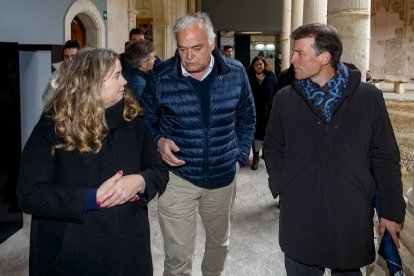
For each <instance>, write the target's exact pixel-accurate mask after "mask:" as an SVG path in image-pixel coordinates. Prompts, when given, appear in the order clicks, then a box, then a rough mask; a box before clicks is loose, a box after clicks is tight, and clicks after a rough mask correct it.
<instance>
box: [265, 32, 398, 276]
mask: <svg viewBox="0 0 414 276" xmlns="http://www.w3.org/2000/svg"><path fill="white" fill-rule="evenodd" d="M291 38H292V40H293V47H292V56H291V58H290V62H291V63H292V64H293V66H294V71H295V78H296V80H294V81H293V83H292V84H291V85H288V86H286V87H285V88H283V89H281V90H280V91H278V92H277V93H276V96H275V100H274V102H273V107H272V113H271V117H270V120H269V124H268V127H267V130H266V136H265V140H264V146H263V150H264V158H265V162H266V167H267V171H268V174H269V186H270V190H271V192H272V194H273V196H274V197H276V196H277V195H279V198H280V222H279V226H280V227H279V243H280V247H281V249H282V251H283V252H284V254H285V267H286V271H287V275H299V276H300V275H303V276H305V275H306V276H307V275H323V272H324V269H325V268H326V267H327V268H330V269H331V271H332V274H333V275H349V276H351V275H362V273H361V271H360V268H361V267H363V266H366V265H368V264H370V263H372V262H373V261H374V260H375V255H376V254H375V246H374V233H373V215H374V206H373V199H374V195H375V194H376V193H377V192H378V193H379V195H380V198H381V209H382V211H383V217H382V218H381V219H380V222H379V229H380V233H384V231H385V229H386V230H387V231H388V232H389V233H390V234H391V236H392V237H393V240H394V242H395V244H396V245H397V247H398V246H399V238H398V235H399V232H400V231H401V224H402V223H403V221H404V216H405V201H404V198H403V196H402V183H401V171H400V164H399V161H400V154H399V149H398V146H397V143H396V140H395V136H394V133H393V130H392V126H391V122H390V120H389V117H388V113H387V109H386V107H385V102H384V99H383V96H382V92H381V91H380V90H378V89H377V88H376V87H375V86H373V85H370V84H367V83H364V82H361V72H360V71H359V70H358V69H357V68H355V66H347V65H345V64H344V63H343V62H341V61H340V58H341V54H342V42H341V40H340V38H339V35H338V33H337V31H336V29H335V28H333V27H332V26H327V25H323V24H308V25H303V26H301V27H299V28H297V29H296V30H294V31H293V32H292V34H291Z"/></svg>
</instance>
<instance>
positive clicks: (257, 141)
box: [247, 56, 277, 170]
mask: <svg viewBox="0 0 414 276" xmlns="http://www.w3.org/2000/svg"><path fill="white" fill-rule="evenodd" d="M247 76H248V77H249V82H250V87H251V89H252V93H253V98H254V105H255V110H256V126H255V132H254V141H253V144H252V150H253V162H252V166H251V169H252V170H257V166H258V164H259V160H260V156H259V155H260V150H261V149H262V147H263V140H264V136H265V130H266V125H267V122H268V121H269V115H270V110H271V109H272V101H273V94H274V93H275V92H274V90H275V89H276V84H277V78H276V76H275V74H273V72H272V71H271V70H270V69H269V66H268V64H267V61H266V59H265V58H264V57H263V56H256V57H254V58H253V60H252V62H251V63H250V66H249V68H248V69H247Z"/></svg>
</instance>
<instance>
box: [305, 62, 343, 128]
mask: <svg viewBox="0 0 414 276" xmlns="http://www.w3.org/2000/svg"><path fill="white" fill-rule="evenodd" d="M348 76H349V71H348V68H347V67H346V66H345V64H343V63H342V62H339V63H338V66H337V69H336V73H335V76H334V77H333V78H332V79H331V80H330V81H328V82H327V83H326V84H325V85H324V86H323V87H320V86H319V85H318V84H316V83H314V82H312V81H311V80H310V79H304V80H299V81H298V87H299V89H300V92H302V93H303V94H304V95H305V97H306V98H307V99H308V101H309V102H311V103H312V104H313V105H314V106H315V108H316V110H318V111H319V112H320V113H321V114H322V115H323V117H324V118H325V121H326V122H327V123H330V122H331V119H332V113H333V111H334V106H335V103H337V102H338V101H339V100H340V99H341V97H342V94H343V92H344V90H345V89H346V87H347V84H348Z"/></svg>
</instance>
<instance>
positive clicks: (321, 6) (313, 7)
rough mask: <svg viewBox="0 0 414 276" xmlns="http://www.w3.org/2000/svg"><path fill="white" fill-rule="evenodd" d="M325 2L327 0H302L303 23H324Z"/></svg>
mask: <svg viewBox="0 0 414 276" xmlns="http://www.w3.org/2000/svg"><path fill="white" fill-rule="evenodd" d="M330 1H331V0H330ZM346 2H348V1H346ZM327 3H328V0H312V1H310V0H307V1H304V6H303V24H309V23H325V24H326V13H327Z"/></svg>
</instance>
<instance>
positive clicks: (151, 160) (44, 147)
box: [18, 101, 168, 276]
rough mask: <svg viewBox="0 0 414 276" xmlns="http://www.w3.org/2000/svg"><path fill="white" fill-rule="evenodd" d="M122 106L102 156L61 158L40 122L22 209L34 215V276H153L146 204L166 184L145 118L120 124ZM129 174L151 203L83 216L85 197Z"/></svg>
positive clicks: (47, 122) (27, 155)
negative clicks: (141, 182) (140, 180)
mask: <svg viewBox="0 0 414 276" xmlns="http://www.w3.org/2000/svg"><path fill="white" fill-rule="evenodd" d="M123 107H124V104H123V101H121V102H120V103H118V104H116V105H115V106H113V107H110V108H108V109H107V110H106V115H105V117H106V120H107V123H108V126H109V129H110V132H109V134H108V136H106V137H105V139H104V141H103V146H102V149H101V150H100V152H99V153H98V154H82V153H79V152H78V151H69V152H68V151H63V150H56V152H55V155H54V156H53V157H52V155H51V146H52V145H53V144H56V143H58V142H59V138H58V137H57V136H56V134H55V132H54V129H53V124H52V122H51V119H50V118H48V117H45V116H42V118H41V119H40V121H39V122H38V124H37V125H36V126H35V128H34V130H33V132H32V134H31V135H30V137H29V140H28V141H27V143H26V145H25V147H24V150H23V155H22V162H21V170H20V181H19V187H18V194H19V201H20V204H21V206H22V209H23V211H24V212H26V213H29V214H32V224H31V233H30V275H32V276H33V275H39V276H44V275H97V276H98V275H99V276H102V275H152V269H153V267H152V260H151V251H150V229H149V221H148V212H147V206H146V203H147V202H149V201H150V200H151V199H152V198H153V197H154V196H155V195H156V194H157V191H158V190H160V189H161V188H163V187H164V186H165V185H166V182H167V181H168V172H167V170H166V169H165V168H164V165H163V164H162V162H161V159H160V157H159V154H158V152H157V150H156V148H155V146H154V144H153V140H152V137H151V135H150V133H149V131H148V130H147V128H146V127H145V125H144V122H143V120H142V118H141V117H137V118H135V119H134V120H132V121H130V122H127V121H125V120H124V119H123V118H122V112H123ZM119 170H123V172H124V175H128V174H137V173H139V174H141V175H142V176H143V177H144V179H145V182H146V189H145V193H144V195H145V197H146V200H144V199H141V200H140V201H138V202H128V203H125V204H123V205H120V206H116V207H112V208H103V209H99V210H93V211H83V204H84V201H85V197H86V194H87V192H88V190H90V189H96V188H98V187H99V186H100V185H101V184H102V183H103V182H104V181H105V180H107V179H108V178H110V177H112V176H113V175H115V173H116V172H117V171H119Z"/></svg>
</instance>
